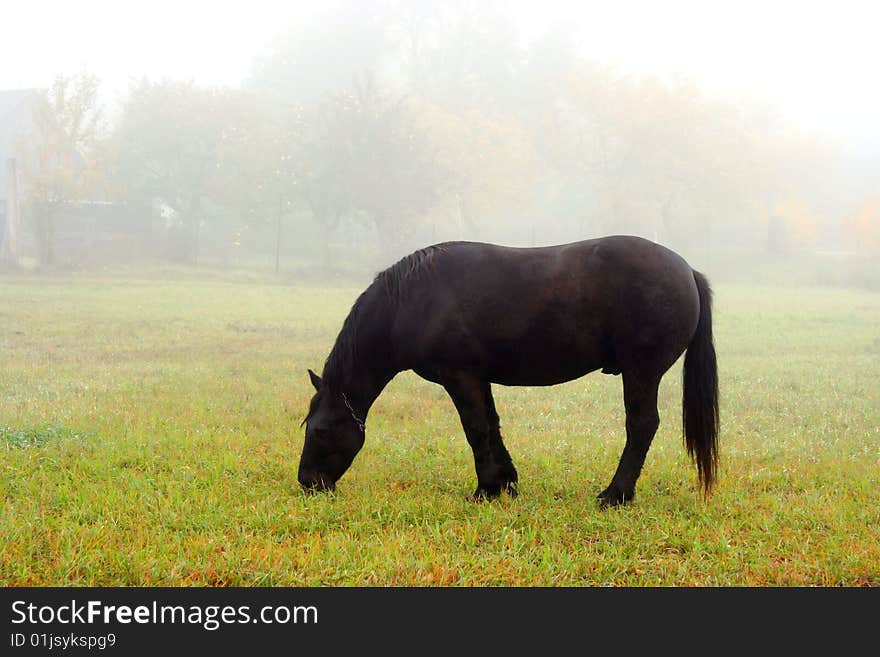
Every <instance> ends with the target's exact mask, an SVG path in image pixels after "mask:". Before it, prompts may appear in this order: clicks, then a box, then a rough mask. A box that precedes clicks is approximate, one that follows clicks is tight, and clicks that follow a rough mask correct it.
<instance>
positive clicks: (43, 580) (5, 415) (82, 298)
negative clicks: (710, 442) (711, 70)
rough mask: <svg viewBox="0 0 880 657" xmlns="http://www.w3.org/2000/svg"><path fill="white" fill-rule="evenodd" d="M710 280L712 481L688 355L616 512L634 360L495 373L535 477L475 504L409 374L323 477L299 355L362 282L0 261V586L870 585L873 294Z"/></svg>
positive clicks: (875, 500)
mask: <svg viewBox="0 0 880 657" xmlns="http://www.w3.org/2000/svg"><path fill="white" fill-rule="evenodd" d="M716 288H717V289H716V305H715V330H716V344H717V349H718V354H719V366H720V379H721V394H722V403H721V411H722V437H721V440H722V442H721V455H722V464H721V470H720V481H719V485H718V488H717V490H716V493H715V494H714V495H713V496H711V497H710V498H708V499H705V500H704V499H702V498H701V497H700V495H699V493H698V491H697V487H696V474H695V469H694V468H693V466H692V465H691V464H690V462H689V461H688V460H687V458H686V456H685V453H684V449H683V447H682V444H681V438H680V431H681V424H680V419H679V416H680V412H681V410H680V409H681V407H680V395H681V387H680V363H679V364H677V365H676V366H675V367H674V368H673V370H671V371H670V372H669V373H668V374H667V376H666V378H665V379H664V382H663V386H662V388H661V402H660V403H661V408H660V412H661V426H660V431H659V432H658V434H657V437H656V439H655V441H654V444H653V447H652V449H651V451H650V453H649V455H648V459H647V463H646V466H645V470H644V472H643V474H642V477H641V479H640V481H639V486H638V488H637V493H636V499H635V501H634V502H633V503H632V504H631V505H629V506H627V507H625V508H622V509H614V510H610V511H600V510H599V508H598V507H597V504H596V500H595V496H596V494H597V493H598V492H599V491H600V490H601V489H602V488H603V487H604V486H605V485H606V484H607V483H608V481H609V480H610V478H611V475H612V474H613V472H614V468H615V467H616V464H617V459H618V457H619V455H620V451H621V449H622V448H623V442H624V439H623V420H624V417H623V408H622V403H621V387H620V379H619V377H610V376H603V375H601V374H599V373H595V374H591V375H589V376H587V377H585V378H583V379H581V380H578V381H575V382H572V383H569V384H566V385H562V386H556V387H552V388H543V389H541V388H499V387H496V400H497V402H498V409H499V413H500V414H501V418H502V431H503V432H504V434H505V436H506V442H507V445H508V448H509V449H510V452H511V454H512V455H513V457H514V461H515V463H516V465H517V467H518V469H519V473H520V491H521V495H520V497H519V498H517V499H511V498H509V497H506V496H505V497H502V498H501V499H499V500H497V501H495V502H493V503H491V504H474V503H471V502H468V501H467V500H466V496H467V495H468V494H469V493H470V492H471V491H472V490H473V487H474V484H475V475H474V472H473V460H472V457H471V454H470V449H469V448H468V446H467V443H466V441H465V438H464V436H463V434H462V432H461V428H460V426H459V423H458V417H457V415H456V413H455V411H454V409H453V407H452V403H451V402H450V401H449V399H448V398H447V397H446V395H445V393H444V392H443V390H442V389H440V388H439V387H436V386H433V385H432V384H429V383H426V382H423V381H422V380H420V379H418V378H417V377H416V376H415V375H413V374H410V373H406V374H401V375H399V376H398V377H397V378H396V379H395V380H394V381H393V382H392V383H391V385H390V386H389V387H388V388H387V389H386V391H385V393H384V394H383V395H382V396H381V397H380V398H379V401H378V402H377V404H376V405H375V406H374V407H373V410H372V412H371V414H370V419H369V422H368V429H367V444H366V446H365V447H364V450H363V451H362V452H361V454H360V455H359V456H358V458H357V459H356V461H355V463H354V465H353V467H352V469H351V470H350V471H349V472H348V473H347V474H346V475H345V477H344V478H343V479H342V480H341V482H340V484H339V489H338V492H337V493H336V494H333V495H319V496H307V495H304V494H302V493H301V492H300V490H299V487H298V484H297V482H296V467H297V464H298V459H299V452H300V449H301V447H302V430H301V429H300V428H299V423H300V421H301V419H302V417H303V415H304V413H305V409H306V406H307V403H308V399H309V397H310V393H311V388H310V386H309V383H308V378H307V376H306V368H307V367H312V368H315V369H317V370H320V368H321V365H322V363H323V359H324V358H325V357H326V354H327V352H328V351H329V349H330V347H331V345H332V342H333V339H334V338H335V336H336V332H337V331H338V329H339V327H340V325H341V322H342V319H343V318H344V316H345V314H346V312H347V310H348V308H349V306H350V305H351V303H352V301H353V300H354V298H355V296H356V294H357V293H358V292H359V290H358V289H356V288H353V287H350V288H308V287H291V286H282V285H273V284H271V283H267V282H259V281H256V282H253V281H251V282H248V281H236V280H232V279H229V278H225V279H224V278H216V279H210V278H207V277H191V278H189V279H188V280H178V281H172V280H164V279H161V278H151V277H146V276H142V277H138V276H134V275H130V276H126V277H125V278H120V277H118V276H110V275H104V276H101V275H94V276H91V275H82V274H81V275H77V276H74V277H69V278H61V277H57V278H56V277H38V276H35V275H28V276H7V277H0V450H2V460H0V492H2V495H3V499H4V505H3V510H2V512H0V584H2V585H7V586H9V585H13V586H19V585H77V586H78V585H143V586H154V585H245V586H247V585H417V586H418V585H431V586H436V585H513V586H518V585H550V586H557V585H578V586H580V585H607V584H611V585H636V586H641V585H682V586H690V585H708V586H713V585H734V586H740V585H759V586H763V585H872V586H877V585H880V383H878V382H880V295H878V294H876V293H868V292H856V291H848V290H842V289H831V288H777V287H769V286H766V287H758V286H725V285H717V286H716Z"/></svg>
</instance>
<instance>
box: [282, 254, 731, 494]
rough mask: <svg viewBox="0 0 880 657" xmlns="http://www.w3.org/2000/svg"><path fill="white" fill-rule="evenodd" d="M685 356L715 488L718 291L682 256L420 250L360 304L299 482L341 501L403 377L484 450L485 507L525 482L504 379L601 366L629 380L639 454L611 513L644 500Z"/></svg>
mask: <svg viewBox="0 0 880 657" xmlns="http://www.w3.org/2000/svg"><path fill="white" fill-rule="evenodd" d="M685 350H687V354H686V355H685V359H684V377H683V378H684V380H683V388H684V393H683V414H682V415H683V421H684V425H683V430H684V439H685V447H686V449H687V452H688V454H689V455H690V456H691V457H692V459H693V460H694V461H695V462H696V466H697V472H698V476H699V481H700V484H701V485H702V488H703V490H704V492H708V491H709V490H710V489H711V487H712V485H713V483H714V480H715V475H716V470H717V461H718V446H717V437H718V426H719V421H718V375H717V369H716V362H715V347H714V345H713V341H712V314H711V291H710V288H709V284H708V282H707V281H706V278H705V277H704V276H703V275H702V274H700V273H699V272H696V271H694V270H693V269H691V267H690V266H689V265H688V264H687V262H685V261H684V259H682V258H681V257H680V256H679V255H677V254H676V253H674V252H672V251H670V250H669V249H667V248H665V247H663V246H660V245H658V244H655V243H653V242H650V241H648V240H644V239H641V238H638V237H627V236H614V237H606V238H602V239H595V240H587V241H583V242H576V243H573V244H564V245H560V246H550V247H540V248H511V247H503V246H496V245H493V244H480V243H475V242H448V243H444V244H437V245H434V246H429V247H427V248H424V249H421V250H419V251H416V252H415V253H412V254H410V255H408V256H406V257H405V258H403V259H402V260H400V261H399V262H398V263H396V264H395V265H393V266H391V267H389V268H388V269H386V270H385V271H383V272H381V273H380V274H378V275H377V276H376V278H375V280H374V281H373V283H372V284H371V285H370V286H369V287H368V288H367V289H366V290H365V291H364V292H363V293H362V294H361V295H360V297H359V298H358V299H357V301H355V303H354V305H353V306H352V309H351V312H350V313H349V315H348V317H347V318H346V320H345V323H344V324H343V326H342V330H341V331H340V332H339V336H338V337H337V338H336V344H335V345H334V346H333V350H332V351H331V352H330V355H329V356H328V358H327V361H326V363H325V364H324V372H323V376H321V377H319V376H318V375H317V374H315V373H314V372H312V371H311V370H309V376H310V377H311V381H312V384H313V385H314V387H315V390H316V393H315V395H314V397H313V398H312V400H311V404H310V406H309V411H308V415H307V416H306V419H305V420H304V423H305V425H306V432H305V444H304V446H303V452H302V457H301V459H300V464H299V482H300V484H302V486H304V487H305V488H307V489H312V490H328V489H329V490H332V489H333V488H334V487H335V484H336V482H337V481H338V480H339V478H340V477H341V476H342V475H343V473H344V472H345V471H346V470H347V469H348V467H349V466H350V465H351V463H352V461H353V460H354V457H355V455H356V454H357V453H358V451H360V449H361V447H362V446H363V444H364V438H365V423H366V419H367V413H368V411H369V409H370V406H371V405H372V404H373V402H374V401H375V400H376V398H377V397H378V396H379V393H381V391H382V389H383V388H384V387H385V386H386V385H387V384H388V382H389V381H390V380H391V379H392V378H393V377H394V376H395V375H396V374H397V373H398V372H401V371H404V370H413V371H414V372H415V373H416V374H418V375H419V376H421V377H423V378H425V379H427V380H428V381H433V382H434V383H438V384H440V385H442V386H443V387H444V388H445V389H446V391H447V392H448V393H449V396H450V397H451V398H452V401H453V403H454V404H455V408H456V409H457V410H458V413H459V415H460V417H461V424H462V426H463V427H464V432H465V435H466V436H467V440H468V442H469V443H470V446H471V448H472V449H473V453H474V463H475V465H476V470H477V489H476V491H475V492H474V499H488V498H493V497H496V496H498V495H499V494H500V493H501V491H503V490H506V491H508V492H509V493H511V494H516V485H517V473H516V469H515V468H514V466H513V462H512V461H511V458H510V454H509V453H508V452H507V449H506V448H505V447H504V443H503V441H502V439H501V432H500V429H499V420H498V413H497V412H496V410H495V403H494V401H493V399H492V390H491V383H499V384H502V385H509V386H548V385H554V384H557V383H562V382H564V381H570V380H572V379H576V378H578V377H580V376H583V375H584V374H586V373H588V372H592V371H593V370H597V369H600V368H601V370H602V372H604V373H606V374H622V375H623V398H624V406H625V408H626V446H625V447H624V450H623V454H622V456H621V457H620V463H619V465H618V467H617V472H616V473H615V475H614V478H613V479H612V480H611V483H610V485H609V486H608V487H607V488H606V489H605V490H604V491H602V492H601V493H600V494H599V498H600V500H601V504H602V506H613V505H617V504H621V503H624V502H627V501H628V500H630V499H632V497H633V495H634V491H635V485H636V480H637V479H638V477H639V473H640V472H641V469H642V465H643V464H644V462H645V455H646V454H647V452H648V448H649V447H650V445H651V440H652V439H653V438H654V433H655V432H656V430H657V427H658V425H659V423H660V419H659V415H658V413H657V388H658V386H659V384H660V379H661V377H662V376H663V374H664V373H665V372H666V371H667V370H668V369H669V368H670V367H671V366H672V364H673V363H674V362H675V361H676V360H677V359H678V357H679V356H680V355H681V354H682V352H684V351H685Z"/></svg>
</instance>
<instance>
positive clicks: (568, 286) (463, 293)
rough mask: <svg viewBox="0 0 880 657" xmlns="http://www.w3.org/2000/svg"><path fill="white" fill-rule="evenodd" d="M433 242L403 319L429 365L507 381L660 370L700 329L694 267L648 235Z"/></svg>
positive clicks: (415, 356)
mask: <svg viewBox="0 0 880 657" xmlns="http://www.w3.org/2000/svg"><path fill="white" fill-rule="evenodd" d="M434 248H435V249H436V250H437V253H436V256H435V257H434V259H433V261H432V263H431V267H432V271H431V273H430V275H428V276H426V277H425V278H424V280H423V281H422V289H421V290H420V291H419V292H420V293H419V294H417V295H412V296H411V297H410V298H411V299H412V302H411V304H410V308H409V312H408V313H404V314H403V315H402V317H403V319H402V320H401V321H400V322H398V329H399V330H400V331H401V332H402V333H407V334H409V335H410V339H411V340H412V341H413V345H412V349H411V350H410V357H411V359H412V360H414V361H421V363H419V367H420V368H421V369H422V370H426V368H430V367H453V368H454V367H461V368H469V369H473V370H476V371H480V372H482V373H484V374H485V376H486V377H487V378H488V379H490V380H492V381H495V382H498V383H505V384H510V385H551V384H555V383H560V382H562V381H567V380H571V379H574V378H577V377H579V376H582V375H583V374H586V373H587V372H590V371H593V370H596V369H600V368H604V369H605V370H606V371H609V372H618V371H620V370H621V369H625V368H627V367H632V366H634V365H636V364H638V363H640V362H645V361H646V359H647V360H649V361H658V363H659V362H661V361H662V364H663V365H665V367H664V368H663V369H664V370H665V368H668V366H669V365H671V363H672V362H674V360H675V358H677V357H678V355H680V353H681V351H683V349H684V348H685V347H686V346H687V343H688V342H689V340H690V336H691V335H692V334H693V331H694V329H695V327H696V320H697V316H698V312H699V302H698V298H697V296H696V295H697V292H696V287H695V284H694V279H693V272H692V270H691V268H690V266H689V265H688V264H687V263H686V262H685V261H684V260H683V259H682V258H681V257H680V256H678V255H677V254H675V253H674V252H673V251H670V250H669V249H667V248H665V247H663V246H661V245H658V244H655V243H653V242H650V241H648V240H644V239H641V238H638V237H629V236H614V237H606V238H600V239H594V240H586V241H582V242H574V243H570V244H563V245H559V246H551V247H533V248H517V247H505V246H499V245H493V244H484V243H479V242H450V243H444V244H440V245H437V246H436V247H434ZM410 329H412V330H410ZM673 352H674V355H673ZM670 358H671V360H669V359H670ZM666 361H669V362H668V363H666ZM657 366H659V365H657Z"/></svg>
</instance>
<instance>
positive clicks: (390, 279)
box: [323, 244, 447, 391]
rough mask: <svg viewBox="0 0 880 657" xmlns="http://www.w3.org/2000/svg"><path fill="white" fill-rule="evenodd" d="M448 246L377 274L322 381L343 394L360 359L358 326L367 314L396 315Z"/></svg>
mask: <svg viewBox="0 0 880 657" xmlns="http://www.w3.org/2000/svg"><path fill="white" fill-rule="evenodd" d="M446 246H447V245H446V244H435V245H433V246H428V247H425V248H423V249H419V250H418V251H415V252H414V253H411V254H409V255H408V256H404V257H403V258H401V259H400V260H398V261H397V262H396V263H394V264H393V265H391V266H390V267H388V269H385V270H384V271H381V272H379V273H378V274H376V277H375V278H374V279H373V282H372V284H370V286H369V287H368V288H367V289H366V290H364V291H363V292H362V293H361V295H360V296H359V297H358V298H357V300H356V301H355V302H354V305H353V306H352V307H351V310H350V311H349V313H348V317H346V318H345V322H343V324H342V329H341V330H340V331H339V335H338V336H337V337H336V343H335V344H334V345H333V349H332V350H331V351H330V355H329V356H327V360H326V362H325V363H324V373H323V381H324V385H326V386H327V387H328V388H330V389H331V390H338V391H342V389H343V387H345V385H346V384H347V383H348V377H349V376H350V374H351V372H352V370H353V367H354V363H355V361H356V360H357V358H358V353H357V342H358V340H357V334H358V325H359V324H360V323H361V321H363V319H364V317H365V316H366V315H369V316H370V317H377V316H379V315H381V313H382V312H386V313H393V312H394V311H395V310H396V308H397V306H398V305H399V304H400V303H402V302H403V301H404V300H405V299H406V298H407V293H408V292H409V291H410V289H411V288H412V286H413V285H414V284H415V283H418V282H420V281H423V280H425V279H426V278H427V277H428V276H430V274H431V272H432V271H433V264H434V260H435V259H436V257H437V255H438V254H441V253H444V252H445V251H446Z"/></svg>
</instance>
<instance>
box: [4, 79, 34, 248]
mask: <svg viewBox="0 0 880 657" xmlns="http://www.w3.org/2000/svg"><path fill="white" fill-rule="evenodd" d="M38 93H39V92H38V91H37V90H36V89H13V90H8V91H0V262H2V261H3V260H5V259H7V258H10V257H11V258H15V257H17V255H18V253H19V248H20V241H21V239H22V230H21V222H20V220H19V217H20V216H21V215H20V198H19V189H20V187H19V185H18V180H17V179H16V178H15V177H14V176H16V175H17V172H18V170H19V168H20V167H19V163H18V162H17V161H16V147H17V145H18V144H19V143H20V142H21V141H22V140H24V139H26V138H27V136H28V133H29V132H30V130H31V129H32V116H33V109H34V103H35V102H36V99H37V94H38Z"/></svg>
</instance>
